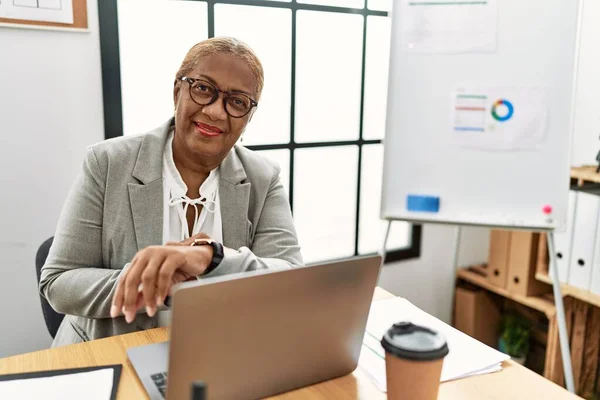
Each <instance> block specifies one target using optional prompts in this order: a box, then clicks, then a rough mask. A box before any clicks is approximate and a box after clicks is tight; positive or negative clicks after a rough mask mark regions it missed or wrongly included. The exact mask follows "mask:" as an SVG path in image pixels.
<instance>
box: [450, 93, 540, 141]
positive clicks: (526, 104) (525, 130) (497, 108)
mask: <svg viewBox="0 0 600 400" xmlns="http://www.w3.org/2000/svg"><path fill="white" fill-rule="evenodd" d="M452 97H453V104H452V116H453V117H452V118H453V119H452V122H451V123H452V128H451V131H453V132H452V134H453V139H454V140H453V141H454V142H455V143H456V144H458V145H459V146H460V147H464V148H471V149H478V150H486V151H490V150H492V151H494V150H496V151H514V150H534V151H535V150H536V149H537V148H539V147H540V145H541V144H542V143H543V141H544V138H545V136H546V127H547V119H548V100H547V90H546V89H545V88H543V87H537V86H522V87H511V86H495V85H490V86H468V85H465V86H459V87H457V89H456V90H455V92H454V93H453V95H452Z"/></svg>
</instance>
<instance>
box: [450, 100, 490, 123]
mask: <svg viewBox="0 0 600 400" xmlns="http://www.w3.org/2000/svg"><path fill="white" fill-rule="evenodd" d="M486 111H487V96H485V95H482V94H471V93H467V94H457V95H456V99H455V104H454V130H455V131H458V132H484V131H485V114H486Z"/></svg>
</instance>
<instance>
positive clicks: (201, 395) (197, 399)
mask: <svg viewBox="0 0 600 400" xmlns="http://www.w3.org/2000/svg"><path fill="white" fill-rule="evenodd" d="M191 400H206V385H205V384H204V382H202V381H195V382H192V397H191Z"/></svg>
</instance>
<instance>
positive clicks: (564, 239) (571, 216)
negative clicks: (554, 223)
mask: <svg viewBox="0 0 600 400" xmlns="http://www.w3.org/2000/svg"><path fill="white" fill-rule="evenodd" d="M576 209H577V192H575V191H572V190H571V191H570V192H569V206H568V208H567V227H566V230H565V231H564V232H557V233H554V246H555V250H556V257H555V260H556V264H557V265H558V280H559V281H560V282H562V283H567V282H568V281H569V267H570V262H571V247H572V246H573V225H574V223H575V212H576ZM550 268H552V265H550ZM550 276H552V273H551V272H550Z"/></svg>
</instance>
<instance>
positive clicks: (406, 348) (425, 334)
mask: <svg viewBox="0 0 600 400" xmlns="http://www.w3.org/2000/svg"><path fill="white" fill-rule="evenodd" d="M381 345H382V346H383V348H384V349H385V350H386V351H387V352H389V353H391V354H393V355H395V356H397V357H400V358H405V359H408V360H415V361H432V360H437V359H440V358H444V357H445V356H446V355H447V354H448V351H449V350H448V344H447V343H446V338H444V336H443V335H442V334H441V333H439V332H436V331H434V330H432V329H429V328H425V327H423V326H419V325H415V324H413V323H411V322H399V323H397V324H394V325H392V327H391V328H390V329H388V331H387V332H386V333H385V334H384V335H383V338H382V339H381Z"/></svg>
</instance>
